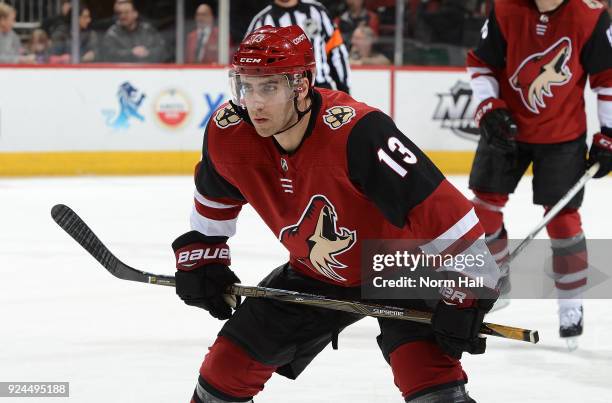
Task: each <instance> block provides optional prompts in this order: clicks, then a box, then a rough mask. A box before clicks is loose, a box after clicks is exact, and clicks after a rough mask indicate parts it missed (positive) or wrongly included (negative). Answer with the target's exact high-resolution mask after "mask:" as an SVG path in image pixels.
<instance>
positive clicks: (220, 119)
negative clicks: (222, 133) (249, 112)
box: [215, 105, 242, 129]
mask: <svg viewBox="0 0 612 403" xmlns="http://www.w3.org/2000/svg"><path fill="white" fill-rule="evenodd" d="M241 120H242V119H241V118H240V116H238V114H237V113H236V111H234V108H232V106H231V105H225V106H224V107H223V108H221V109H219V110H218V111H217V113H215V124H216V125H217V127H219V128H220V129H225V128H227V127H229V126H233V125H236V124H238V123H240V121H241Z"/></svg>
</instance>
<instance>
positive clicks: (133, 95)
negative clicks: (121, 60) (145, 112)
mask: <svg viewBox="0 0 612 403" xmlns="http://www.w3.org/2000/svg"><path fill="white" fill-rule="evenodd" d="M145 97H146V94H144V93H141V92H140V91H139V90H138V89H137V88H136V87H134V86H133V85H132V84H130V82H129V81H126V82H124V83H123V84H121V85H120V86H119V90H118V91H117V100H118V101H119V111H117V112H115V111H114V110H108V109H107V110H103V111H102V114H103V115H104V116H105V119H106V122H105V123H106V125H107V126H108V127H111V128H113V129H115V130H124V129H128V128H129V127H130V119H131V118H136V119H138V120H140V121H141V122H144V120H145V118H144V116H142V115H141V114H140V113H139V112H138V109H139V108H140V106H141V105H142V101H143V100H144V99H145Z"/></svg>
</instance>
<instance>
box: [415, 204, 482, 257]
mask: <svg viewBox="0 0 612 403" xmlns="http://www.w3.org/2000/svg"><path fill="white" fill-rule="evenodd" d="M476 224H478V217H477V216H476V212H475V211H474V209H473V208H472V209H470V211H469V212H468V213H467V214H466V215H464V216H463V217H462V218H461V219H460V220H459V221H457V222H456V223H455V224H454V225H453V226H452V227H450V228H449V229H448V230H446V232H445V233H443V234H442V235H440V236H439V237H437V238H436V239H434V240H433V241H431V242H429V243H427V244H425V245H422V246H421V247H420V248H421V250H422V251H423V252H425V253H426V254H432V255H434V254H437V253H440V252H443V251H444V250H446V249H447V248H448V247H449V246H451V245H452V244H453V243H455V242H456V241H457V240H458V239H461V237H462V236H464V235H465V234H467V233H468V232H469V231H470V230H471V229H472V228H474V226H475V225H476ZM482 238H483V239H484V235H483V236H482Z"/></svg>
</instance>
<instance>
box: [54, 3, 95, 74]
mask: <svg viewBox="0 0 612 403" xmlns="http://www.w3.org/2000/svg"><path fill="white" fill-rule="evenodd" d="M79 11H80V14H79V29H80V33H79V42H80V46H79V49H80V58H81V59H80V60H81V61H82V62H93V61H94V60H95V59H96V53H97V47H98V35H97V34H96V33H95V32H94V31H93V30H92V29H90V25H91V11H90V10H89V8H88V7H87V6H84V5H83V6H81V7H80V8H79ZM51 43H52V45H53V46H52V50H51V53H52V56H51V59H50V61H51V62H52V63H70V54H71V52H72V38H71V26H70V24H62V25H61V26H58V27H57V29H56V30H55V31H54V33H53V35H51Z"/></svg>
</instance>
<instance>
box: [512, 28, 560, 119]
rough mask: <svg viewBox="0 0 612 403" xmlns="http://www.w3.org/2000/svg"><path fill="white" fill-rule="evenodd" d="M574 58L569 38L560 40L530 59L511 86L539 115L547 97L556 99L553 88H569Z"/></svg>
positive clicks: (521, 65)
mask: <svg viewBox="0 0 612 403" xmlns="http://www.w3.org/2000/svg"><path fill="white" fill-rule="evenodd" d="M571 55H572V42H571V41H570V39H569V38H568V37H563V38H561V39H559V40H558V41H557V42H556V43H555V44H554V45H552V46H551V47H549V48H548V49H546V50H545V51H544V52H540V53H535V54H533V55H530V56H528V57H527V58H526V59H525V60H523V62H522V63H521V64H520V65H519V67H518V68H517V69H516V71H515V72H514V74H513V75H512V76H511V77H510V79H509V81H510V85H511V86H512V88H513V89H514V90H515V91H517V92H518V93H519V94H520V95H521V100H522V101H523V104H524V105H525V107H526V108H527V109H529V110H530V111H531V112H533V113H540V108H542V109H543V108H546V102H545V100H544V97H545V96H547V97H550V98H552V97H553V96H554V94H553V92H552V89H551V86H553V85H556V86H560V85H564V84H567V83H568V82H569V81H570V79H571V78H572V72H571V71H570V69H569V67H568V65H567V64H568V62H569V60H570V57H571Z"/></svg>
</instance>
